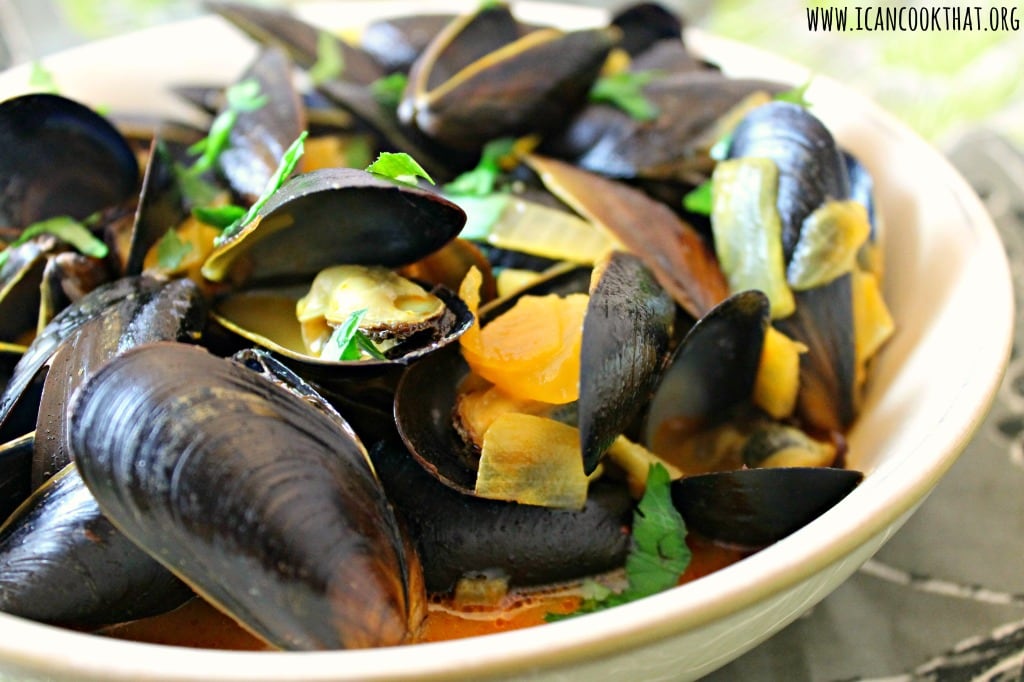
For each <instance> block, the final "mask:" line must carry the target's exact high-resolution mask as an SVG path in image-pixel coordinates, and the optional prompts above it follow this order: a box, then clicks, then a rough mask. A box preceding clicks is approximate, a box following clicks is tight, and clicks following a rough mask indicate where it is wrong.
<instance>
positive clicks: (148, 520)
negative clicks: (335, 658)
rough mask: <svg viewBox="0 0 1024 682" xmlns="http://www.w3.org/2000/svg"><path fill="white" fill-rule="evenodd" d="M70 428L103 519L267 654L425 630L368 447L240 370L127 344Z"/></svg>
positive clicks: (83, 400) (402, 544)
mask: <svg viewBox="0 0 1024 682" xmlns="http://www.w3.org/2000/svg"><path fill="white" fill-rule="evenodd" d="M68 432H69V442H70V446H71V451H72V454H73V457H74V460H75V463H76V465H77V466H78V468H79V471H80V472H81V475H82V478H83V480H85V482H86V485H87V486H88V487H89V490H90V491H91V492H92V493H93V495H95V497H96V499H97V501H98V502H99V504H100V508H101V509H102V510H103V512H104V514H106V515H107V516H108V518H110V519H111V521H113V522H114V523H115V524H116V525H117V526H118V527H119V528H120V529H121V530H122V532H124V533H125V534H126V535H127V536H128V537H129V538H131V539H132V540H133V541H135V542H136V543H137V544H139V545H140V546H141V547H143V548H144V549H145V550H146V551H147V552H148V553H149V554H150V555H151V556H153V557H155V558H157V559H158V560H159V561H160V562H161V563H163V564H165V565H166V566H167V567H168V568H169V569H171V570H172V571H173V572H175V573H176V574H178V575H179V576H180V577H182V578H183V579H184V580H185V581H186V582H187V583H189V584H190V585H191V586H192V587H193V588H195V589H196V590H197V591H198V592H199V593H200V594H202V595H203V596H204V597H206V598H207V599H208V600H210V601H211V602H213V603H214V604H216V605H218V606H219V607H220V608H222V609H223V610H224V611H226V612H227V613H229V614H230V615H232V616H233V617H234V618H235V619H237V620H238V621H240V622H241V623H243V624H244V625H245V626H246V627H247V628H248V629H249V630H251V631H252V632H254V633H256V634H258V635H260V636H261V637H263V638H264V639H265V640H266V641H268V642H270V643H271V644H273V645H275V646H278V647H280V648H288V649H324V648H328V649H336V648H360V647H368V646H387V645H395V644H400V643H402V642H404V641H406V639H407V638H408V637H409V635H410V632H411V631H412V630H414V629H415V628H416V627H417V626H418V624H419V621H420V620H421V619H422V616H423V613H424V609H425V603H424V599H425V595H424V594H423V592H422V589H417V586H419V588H422V584H421V583H420V582H419V581H416V580H411V579H409V576H410V575H411V574H414V573H415V574H418V573H419V571H418V570H417V569H416V567H417V566H418V565H417V563H416V561H417V559H416V557H415V556H414V555H411V554H407V553H406V547H407V546H408V543H407V542H406V541H405V540H404V539H403V537H402V531H401V529H400V528H399V526H398V522H397V520H396V518H395V516H394V513H393V511H392V509H391V506H390V504H389V503H388V501H387V499H386V498H385V496H384V493H383V491H382V490H381V488H380V484H379V482H378V480H377V478H376V476H375V474H374V472H373V470H372V468H371V466H370V464H369V461H368V459H367V454H366V451H365V449H363V447H362V445H361V444H360V443H359V441H358V440H356V439H355V438H354V437H353V436H352V434H351V432H348V431H345V430H344V429H341V428H340V427H339V425H338V423H337V421H336V419H334V418H332V417H331V416H329V415H328V414H326V413H325V412H324V411H322V410H320V409H317V408H315V407H312V406H311V405H310V404H309V402H308V401H307V400H305V399H304V398H302V397H301V396H298V395H295V394H293V393H292V392H290V391H288V390H285V389H283V388H281V387H280V386H279V385H277V384H276V383H275V382H269V381H266V380H265V379H264V378H262V377H260V376H258V375H257V373H255V372H253V371H252V370H250V369H249V368H248V367H246V366H245V365H244V364H241V363H236V362H232V361H229V360H224V359H221V358H217V357H215V356H213V355H210V354H209V353H207V352H205V351H204V350H202V349H199V348H195V347H192V346H187V345H184V344H170V343H161V344H150V345H147V346H142V347H139V348H135V349H132V350H130V351H128V352H127V353H125V354H123V355H121V356H119V357H118V358H115V359H114V360H112V361H111V362H109V363H107V364H106V365H104V367H103V368H102V369H101V370H100V371H99V372H97V373H96V374H95V375H94V376H93V377H92V378H90V379H89V380H88V381H87V382H86V383H85V384H84V385H83V386H82V388H81V389H80V390H79V392H78V393H77V397H76V399H75V401H74V403H73V405H72V407H71V418H70V424H69V427H68Z"/></svg>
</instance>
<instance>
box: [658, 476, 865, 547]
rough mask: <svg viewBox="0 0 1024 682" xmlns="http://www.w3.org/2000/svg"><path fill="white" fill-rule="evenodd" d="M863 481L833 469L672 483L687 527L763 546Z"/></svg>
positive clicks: (738, 542) (716, 537) (810, 518)
mask: <svg viewBox="0 0 1024 682" xmlns="http://www.w3.org/2000/svg"><path fill="white" fill-rule="evenodd" d="M863 478H864V475H863V474H862V473H861V472H859V471H852V470H850V469H835V468H831V467H773V468H765V469H739V470H736V471H719V472H713V473H708V474H699V475H697V476H687V477H684V478H680V479H677V480H675V481H673V482H672V503H673V504H674V505H675V507H676V508H677V509H678V510H679V513H680V514H681V515H682V517H683V520H684V521H686V525H687V527H688V528H690V529H692V530H694V531H696V532H697V533H700V534H701V535H703V536H705V537H707V538H710V539H712V540H718V541H721V542H726V543H730V544H735V545H740V546H744V547H751V548H757V547H764V546H766V545H770V544H772V543H773V542H777V541H779V540H781V539H782V538H784V537H786V536H787V535H789V534H790V533H793V532H794V531H796V530H798V529H800V528H802V527H803V526H805V525H807V524H808V523H810V522H811V521H813V520H814V519H816V518H818V517H819V516H821V515H822V514H824V513H825V512H826V511H828V510H829V509H830V508H831V507H833V506H834V505H835V504H836V503H837V502H839V501H840V500H841V499H843V498H844V497H846V495H847V494H849V493H850V491H852V490H853V489H854V488H855V487H856V486H857V485H858V484H859V483H860V482H861V480H862V479H863Z"/></svg>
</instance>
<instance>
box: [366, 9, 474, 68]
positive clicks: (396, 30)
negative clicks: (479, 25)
mask: <svg viewBox="0 0 1024 682" xmlns="http://www.w3.org/2000/svg"><path fill="white" fill-rule="evenodd" d="M455 17H456V15H454V14H411V15H407V16H398V17H387V18H384V19H378V20H377V21H373V22H370V23H369V24H367V26H366V28H364V29H363V31H362V33H361V34H360V36H359V46H360V47H361V48H363V49H364V50H366V51H367V52H369V53H370V55H372V56H373V58H374V59H375V60H376V61H377V63H378V64H380V65H381V66H382V67H383V68H384V70H385V71H387V72H388V73H394V72H396V71H397V72H401V73H407V72H408V71H409V69H410V67H412V64H413V62H415V61H416V60H417V59H418V58H419V56H420V55H421V54H422V53H423V51H424V50H425V49H426V48H427V45H429V44H430V41H432V40H433V39H434V37H435V36H436V35H437V34H438V33H440V32H441V29H443V28H444V27H445V26H447V25H448V24H450V23H451V22H452V21H453V20H454V19H455Z"/></svg>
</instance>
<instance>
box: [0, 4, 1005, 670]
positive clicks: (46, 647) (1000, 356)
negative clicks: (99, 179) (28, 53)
mask: <svg viewBox="0 0 1024 682" xmlns="http://www.w3.org/2000/svg"><path fill="white" fill-rule="evenodd" d="M472 5H473V3H472V2H471V0H456V1H450V2H445V3H442V4H438V5H436V6H435V5H433V4H432V6H431V10H432V11H434V10H435V8H437V9H448V8H453V9H465V8H467V7H470V6H472ZM356 6H358V7H359V9H360V11H359V13H358V15H359V17H360V18H361V19H365V18H366V17H369V16H384V15H387V14H403V13H407V12H410V11H417V10H418V11H422V5H419V4H417V3H414V2H408V1H405V2H403V1H401V0H383V1H376V2H365V1H361V2H351V1H349V2H336V1H328V2H315V3H310V4H308V5H302V6H301V7H300V8H299V11H298V14H299V15H300V16H303V17H304V18H308V19H310V20H313V21H320V22H323V23H324V24H325V25H332V26H340V24H337V23H335V21H336V18H337V16H339V15H340V13H341V12H342V10H346V9H350V8H353V7H356ZM514 10H515V11H516V13H517V14H520V15H521V16H524V17H531V16H537V17H543V18H544V19H545V20H546V21H549V22H551V21H554V20H557V21H556V22H555V23H563V24H564V25H566V26H569V25H586V24H591V23H597V22H600V21H603V20H605V19H606V18H607V16H608V13H607V12H605V11H603V10H597V9H595V8H592V7H590V8H588V7H580V6H574V5H564V4H558V3H546V2H528V1H524V2H517V3H515V5H514ZM346 14H347V15H348V16H351V13H346ZM211 22H212V23H217V22H219V20H218V19H216V18H214V17H208V16H207V17H200V18H197V19H190V20H185V21H180V22H175V23H172V24H168V25H164V26H158V27H154V28H151V29H146V30H143V31H140V32H136V33H133V34H127V35H124V36H117V37H114V38H110V39H106V40H103V41H99V42H96V43H91V44H88V45H84V46H81V47H78V48H74V49H72V50H68V51H66V52H64V53H61V54H60V55H57V56H55V57H54V58H53V59H50V58H48V59H47V60H45V62H46V63H47V64H49V63H51V62H52V63H54V64H58V65H59V64H66V63H69V62H71V61H78V60H86V61H87V60H89V59H91V58H93V57H94V55H96V54H98V53H100V52H102V51H108V52H109V51H115V52H116V51H124V50H125V49H127V48H128V46H132V45H136V46H137V45H138V44H139V41H144V40H150V39H152V40H167V39H168V38H167V37H164V36H165V34H166V36H172V37H173V35H174V34H178V33H179V32H181V31H187V30H191V28H192V27H194V26H196V25H199V24H204V25H206V24H211ZM358 23H360V22H356V24H358ZM686 39H687V42H688V44H689V45H690V46H691V47H693V48H694V50H695V51H696V52H697V53H698V54H701V55H703V56H706V57H710V58H713V59H714V60H715V61H717V62H719V63H721V64H722V65H723V67H724V69H725V70H726V71H727V72H729V73H732V74H737V75H740V74H739V73H738V72H743V71H747V70H748V68H747V67H753V71H754V72H757V73H760V74H761V75H768V74H770V75H772V76H773V77H777V78H779V79H781V80H786V81H789V82H793V83H800V82H803V81H804V80H806V78H807V76H808V70H807V69H806V68H804V67H801V66H797V65H796V64H793V63H792V62H789V61H787V60H785V59H783V58H781V57H777V56H775V55H770V54H767V53H765V52H762V51H761V50H758V49H756V48H752V47H750V46H747V45H743V44H740V43H736V42H733V41H731V40H727V39H724V38H719V37H716V36H712V35H709V34H706V33H703V32H701V31H699V30H695V29H687V31H686ZM28 68H29V67H28V65H21V66H19V67H15V68H14V69H12V70H10V71H8V72H7V74H6V76H5V75H3V74H0V92H3V84H4V83H8V84H9V83H10V82H11V81H12V79H15V78H22V79H24V75H25V74H26V73H27V70H28ZM12 74H13V75H12ZM837 94H838V95H839V96H840V97H841V99H842V101H843V102H845V103H849V105H850V106H852V107H854V108H856V110H857V111H859V112H861V113H863V115H864V116H865V119H866V123H865V125H868V126H871V127H875V128H878V129H880V130H884V131H886V132H887V133H888V134H890V135H892V136H894V137H895V138H897V139H898V141H899V142H900V143H901V144H906V145H908V146H909V147H910V148H911V149H913V150H914V151H915V153H920V154H921V155H922V156H923V158H925V159H927V161H928V163H929V164H930V165H931V167H932V170H933V172H934V173H935V174H936V175H937V176H938V177H941V179H942V180H943V181H944V182H945V184H946V189H947V190H948V191H950V192H951V194H952V196H953V197H954V199H955V201H956V202H957V203H958V204H959V206H960V208H961V210H962V212H963V218H964V219H965V222H966V223H968V224H969V225H970V226H972V227H973V228H975V229H976V232H977V235H978V244H979V247H978V252H979V254H980V255H979V256H978V257H980V258H982V259H983V260H984V261H985V263H986V264H987V266H986V269H985V270H984V272H983V274H984V275H985V276H986V277H987V280H988V283H989V291H990V292H991V300H990V306H991V308H992V309H994V310H999V311H1001V312H1002V313H1003V314H1001V315H999V316H996V319H995V322H994V323H993V328H991V329H990V330H989V334H988V335H987V337H986V339H985V340H984V342H983V343H984V348H985V349H986V350H987V352H986V353H979V354H978V357H977V358H976V359H975V365H974V371H971V372H965V374H966V376H965V378H964V381H963V383H962V384H961V385H960V386H959V391H958V392H957V394H956V395H955V398H956V399H954V400H951V401H950V404H949V406H948V409H947V411H946V413H944V414H940V415H936V416H937V417H938V422H937V426H938V427H939V428H935V429H933V430H931V431H930V432H928V433H926V434H923V436H922V438H921V440H920V441H919V442H917V443H916V444H915V449H920V450H922V451H927V450H929V449H933V450H935V451H937V452H938V453H939V454H938V455H936V456H934V457H932V458H930V459H928V460H926V463H925V464H924V465H923V466H920V467H918V468H919V471H918V472H917V473H916V474H915V475H913V476H906V475H901V474H903V472H904V471H905V468H906V467H908V466H913V465H916V464H919V463H918V462H909V461H907V460H905V459H904V460H901V461H900V462H898V463H897V466H894V467H892V468H891V469H890V470H888V471H882V472H879V471H875V472H870V473H869V475H868V477H867V478H866V480H865V484H868V482H869V481H870V484H869V485H864V484H862V486H861V487H860V488H858V489H857V490H855V491H854V492H853V493H851V495H850V496H849V497H848V498H847V500H844V501H843V502H841V503H840V504H839V505H837V506H836V507H834V508H833V509H831V510H829V511H828V512H826V513H825V514H824V515H823V516H822V517H821V518H819V519H818V520H816V521H815V522H813V523H812V524H810V525H808V526H807V527H805V528H803V529H801V530H800V531H797V533H794V534H793V535H792V536H790V537H788V538H786V539H784V540H782V541H780V542H779V543H777V544H776V545H773V546H772V547H769V548H766V549H765V550H762V552H761V553H759V555H758V557H762V558H758V557H754V558H755V559H757V561H750V560H745V561H741V562H739V563H737V564H734V565H732V566H729V567H727V568H725V569H722V570H719V571H717V572H715V573H713V574H711V575H709V576H706V577H704V578H701V580H700V581H699V582H698V583H690V584H688V585H683V586H681V587H677V588H673V589H672V590H669V591H667V592H664V593H661V594H659V595H656V596H655V597H650V598H647V599H644V600H640V601H638V602H634V603H631V604H626V605H623V606H620V607H617V608H616V609H614V611H613V612H605V613H599V614H593V615H588V616H584V617H581V618H577V619H573V620H571V621H565V622H561V623H552V624H548V625H546V626H545V627H544V637H540V638H539V637H536V631H531V630H521V631H513V632H507V633H501V634H495V635H487V636H486V637H484V638H480V637H474V638H470V639H466V640H455V641H449V642H436V643H425V644H417V645H415V646H403V647H389V648H382V649H374V650H360V651H332V652H272V653H268V652H237V651H214V650H198V649H188V648H182V647H174V646H166V645H155V644H145V643H138V642H125V641H120V640H114V639H107V638H102V637H96V636H94V635H90V634H85V633H77V632H71V631H68V630H64V629H61V628H56V627H53V626H48V625H43V624H39V623H34V622H31V621H27V620H24V619H21V618H17V617H15V616H10V615H7V614H2V613H0V664H2V663H4V662H7V663H14V664H16V665H19V666H24V667H25V668H26V669H31V670H38V671H43V672H47V673H51V674H61V673H64V674H66V673H70V672H73V673H74V674H75V675H83V674H86V675H91V676H95V677H97V678H104V679H137V677H138V676H139V675H146V676H148V678H149V679H169V680H171V679H173V680H184V679H193V678H202V679H209V680H222V681H223V680H235V679H249V680H272V679H294V678H295V677H296V676H297V675H301V676H302V677H303V679H308V680H326V679H385V678H386V679H430V678H438V679H441V678H443V679H454V678H459V679H469V678H478V677H479V676H480V675H484V674H486V675H488V676H491V675H494V676H497V675H510V674H514V673H517V672H523V662H524V661H529V668H530V669H531V670H534V671H535V670H538V669H547V668H557V667H561V666H566V665H572V664H573V663H574V662H577V661H580V660H582V659H587V660H592V659H593V658H595V657H606V656H611V655H615V654H617V653H620V652H622V651H624V650H626V649H630V648H633V647H637V646H641V645H647V644H651V643H654V642H657V641H660V640H663V639H665V638H668V637H671V636H673V635H676V634H679V633H681V632H683V631H686V630H689V629H691V628H695V627H697V626H701V625H706V624H708V623H711V622H713V621H715V620H718V619H720V618H723V617H725V616H727V615H729V614H732V613H735V612H737V611H739V610H742V609H743V608H746V607H749V606H751V605H753V604H755V603H756V602H758V601H759V600H761V599H765V598H766V597H768V596H771V595H773V594H777V593H779V592H782V591H783V590H786V589H787V588H790V587H792V586H794V585H796V584H798V583H800V582H801V581H803V580H805V579H807V578H808V577H809V576H811V575H813V574H815V573H817V572H819V571H822V570H825V569H826V568H827V567H829V566H830V565H832V564H834V563H836V562H837V561H839V560H841V559H842V557H844V556H846V555H848V554H850V553H852V552H854V551H855V550H856V549H857V548H859V547H861V546H863V545H865V544H866V543H868V542H870V541H871V540H872V538H874V537H875V536H876V535H878V534H880V533H887V534H891V533H892V532H894V530H895V528H894V526H893V524H894V523H898V522H900V519H901V518H902V519H905V518H906V517H907V516H908V515H909V513H910V512H911V511H912V510H913V509H914V508H915V507H916V505H918V504H920V503H921V501H922V500H923V499H924V498H925V497H926V496H927V494H928V492H929V491H930V490H931V489H932V488H933V487H934V486H935V484H936V483H937V482H938V480H939V479H940V478H941V477H942V475H943V474H944V473H945V472H946V471H947V470H948V469H949V468H950V467H951V466H952V464H953V463H954V461H955V460H956V458H957V457H958V455H959V453H960V452H961V451H962V450H963V448H964V447H966V445H967V442H968V441H969V439H970V437H971V436H972V435H973V434H974V432H975V431H976V430H977V429H978V427H979V426H980V424H981V422H982V420H983V418H984V416H985V414H986V413H987V412H988V409H989V408H990V406H991V404H992V402H993V400H994V399H995V394H996V390H997V388H998V385H999V382H1000V381H1001V378H1002V374H1003V372H1004V371H1005V368H1006V365H1007V363H1008V361H1009V356H1010V348H1011V343H1012V333H1013V319H1014V313H1013V311H1014V308H1013V292H1012V281H1011V279H1010V274H1009V265H1008V263H1007V261H1006V257H1005V253H1004V252H1003V249H1002V244H1001V241H1000V240H999V237H998V233H997V231H996V228H995V226H994V224H993V223H992V221H991V219H990V218H989V216H988V214H987V212H986V211H985V209H984V207H983V205H982V204H981V202H980V200H979V199H978V198H977V196H976V195H975V194H974V192H973V190H972V189H971V188H970V187H969V186H968V185H967V183H966V182H965V181H964V180H963V178H962V177H960V175H959V174H958V173H957V171H956V170H955V169H954V168H953V167H952V165H951V164H950V163H949V162H948V161H947V160H946V159H945V158H944V157H943V156H942V155H941V154H940V153H939V152H938V151H937V150H935V149H934V148H932V147H931V146H930V145H928V144H927V143H926V142H924V141H923V140H921V139H920V138H919V137H918V136H917V135H916V134H915V133H913V132H912V131H911V130H910V128H909V127H908V126H906V125H905V124H903V123H902V122H900V121H898V120H897V119H896V118H895V117H893V116H892V115H890V114H888V113H887V112H885V111H884V110H882V109H881V108H880V107H879V106H878V105H876V104H874V103H873V102H871V101H870V100H868V99H867V98H866V97H864V96H862V95H859V94H857V93H855V92H852V91H850V90H848V89H846V88H844V87H843V86H842V85H840V84H838V83H836V82H835V81H833V80H831V79H829V78H826V77H823V76H815V78H814V80H813V82H812V83H811V87H810V88H809V90H808V96H809V97H810V98H811V99H812V100H813V99H814V98H815V97H819V96H820V97H821V98H823V99H824V98H826V97H829V96H835V95H837ZM979 343H981V342H979ZM963 405H968V406H970V410H969V411H968V412H964V410H962V409H961V410H959V411H955V408H957V407H959V406H963ZM893 500H896V502H895V503H894V502H893ZM854 504H857V505H859V508H860V510H861V512H862V514H861V516H860V519H859V520H858V521H857V522H856V523H855V522H854V520H853V519H849V518H846V516H845V515H844V510H845V509H846V508H848V507H850V506H852V505H854ZM837 529H838V532H836V531H837ZM798 543H802V544H803V545H808V546H810V547H812V548H813V550H814V551H791V550H790V548H791V547H794V546H797V544H798ZM808 543H809V544H808ZM763 557H767V558H763ZM765 567H767V568H768V569H770V570H769V571H767V575H766V571H765ZM694 585H699V586H700V588H699V589H698V588H695V587H694ZM482 644H483V645H482ZM492 645H493V646H492ZM55 648H56V650H57V651H59V652H60V656H59V657H55V656H54V650H55Z"/></svg>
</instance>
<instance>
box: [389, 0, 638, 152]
mask: <svg viewBox="0 0 1024 682" xmlns="http://www.w3.org/2000/svg"><path fill="white" fill-rule="evenodd" d="M617 40H618V30H617V29H613V28H600V29H588V30H579V31H571V32H562V31H558V30H555V29H543V30H538V31H532V32H529V33H527V34H526V35H524V36H522V37H520V28H519V25H518V23H517V22H516V20H515V18H514V17H513V16H512V13H511V11H510V10H509V8H508V6H507V5H504V4H501V3H496V4H488V5H485V6H482V7H481V8H480V9H478V10H477V11H476V12H474V13H471V14H467V15H463V16H461V17H459V18H457V19H456V20H455V21H453V22H452V23H451V24H449V25H448V26H447V27H445V29H443V30H442V31H441V32H440V33H439V34H438V35H437V36H436V37H435V39H434V40H433V41H432V42H431V43H430V45H428V46H427V48H426V49H425V50H424V51H423V53H422V54H421V55H420V57H419V59H417V60H416V62H415V63H414V64H413V66H412V67H411V68H410V70H409V80H408V85H407V87H406V91H405V94H404V96H403V98H402V102H401V104H400V105H399V109H398V113H399V116H400V118H401V120H402V121H403V122H405V123H406V124H407V125H412V126H415V127H416V128H417V129H419V130H421V131H423V132H424V133H426V134H427V135H429V136H430V137H431V138H432V139H434V140H437V141H439V142H442V143H443V144H445V145H448V146H450V147H453V148H456V149H468V150H475V149H479V148H480V147H482V146H483V145H484V144H486V143H487V142H489V141H491V140H494V139H496V138H499V137H508V136H519V135H526V134H529V133H539V134H543V133H546V132H549V131H551V130H553V129H555V128H556V127H557V126H559V125H560V124H561V122H562V121H564V120H565V119H566V116H567V115H568V114H569V113H570V112H573V111H575V110H576V109H578V108H579V107H580V106H581V105H582V104H583V102H584V101H585V98H586V96H587V93H588V92H589V90H590V87H591V85H593V83H594V80H595V79H596V78H597V75H598V73H599V72H600V69H601V66H602V64H603V63H604V61H605V59H606V57H607V56H608V53H609V52H610V51H611V49H612V48H613V47H614V46H615V44H616V42H617Z"/></svg>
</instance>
